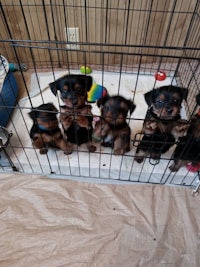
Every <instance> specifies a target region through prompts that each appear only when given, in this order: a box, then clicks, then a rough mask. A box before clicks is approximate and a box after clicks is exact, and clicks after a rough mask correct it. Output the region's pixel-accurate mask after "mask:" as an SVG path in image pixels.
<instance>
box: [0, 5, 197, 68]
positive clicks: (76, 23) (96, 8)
mask: <svg viewBox="0 0 200 267" xmlns="http://www.w3.org/2000/svg"><path fill="white" fill-rule="evenodd" d="M42 2H43V1H41V0H37V1H35V0H21V1H20V0H15V1H11V0H2V1H1V3H2V9H1V11H2V12H1V13H0V14H1V15H0V25H1V31H0V37H1V40H4V41H5V40H10V39H12V40H13V41H14V40H31V41H40V42H41V41H50V43H48V42H45V43H36V42H31V43H28V42H26V41H24V42H22V43H21V42H19V41H15V43H16V45H17V46H16V47H15V50H14V49H13V48H12V47H11V44H12V42H11V41H10V42H7V43H6V42H4V41H3V42H1V43H0V52H1V54H3V55H5V56H7V57H8V59H9V61H16V59H17V58H16V55H17V57H18V59H19V60H20V61H21V62H27V63H36V64H40V65H51V62H54V63H55V64H56V62H58V63H60V65H61V66H62V65H66V62H70V63H73V62H74V63H77V64H79V63H82V62H84V61H86V62H87V63H90V64H97V65H98V64H100V65H101V64H103V63H104V64H108V65H117V64H120V63H121V62H123V64H126V65H131V64H134V63H138V62H139V60H140V57H139V56H137V55H135V54H142V55H143V57H142V61H143V62H154V61H156V60H157V59H156V57H149V56H145V55H146V54H147V55H149V54H152V55H154V54H158V55H161V54H162V55H171V56H174V55H177V56H180V55H181V52H180V51H177V50H175V49H172V50H169V49H165V50H162V49H158V48H151V49H150V48H148V47H147V48H144V47H143V48H140V47H138V46H161V47H163V46H170V47H182V46H183V45H184V44H185V41H186V39H187V33H188V30H189V26H190V22H191V19H192V16H193V13H194V9H195V5H196V2H197V0H191V1H188V0H183V1H177V3H176V5H175V6H174V3H175V1H171V0H154V1H152V0H142V1H141V0H135V1H130V4H129V1H128V0H108V1H103V0H86V1H85V0H66V1H64V2H65V6H63V1H62V0H52V1H50V0H44V3H45V6H43V5H42ZM85 2H86V6H85ZM21 4H22V5H21ZM45 14H46V16H45ZM5 18H6V19H5ZM65 27H78V28H79V33H80V42H83V43H84V44H82V45H81V50H80V51H77V52H71V51H67V50H66V43H65V40H66V37H65V34H64V28H65ZM191 30H193V29H191ZM193 31H194V30H193ZM190 37H191V38H192V35H191V36H190ZM191 38H190V43H188V45H189V46H194V47H195V45H196V44H195V42H192V41H191ZM55 40H56V41H58V42H59V44H56V43H55V42H54V41H55ZM97 44H98V45H97ZM115 44H117V45H118V46H115ZM19 45H25V46H26V48H25V47H20V46H19ZM30 45H32V46H33V48H29V46H30ZM186 45H187V43H186ZM40 46H42V47H43V48H40ZM133 46H136V47H133ZM56 49H58V50H56ZM61 49H62V50H61ZM84 51H85V52H84ZM100 51H104V52H105V54H104V56H103V55H102V54H101V53H99V52H100ZM106 52H107V53H106ZM120 52H123V53H124V55H123V58H122V54H121V53H120Z"/></svg>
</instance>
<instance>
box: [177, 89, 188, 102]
mask: <svg viewBox="0 0 200 267" xmlns="http://www.w3.org/2000/svg"><path fill="white" fill-rule="evenodd" d="M177 89H179V90H180V92H181V96H182V98H183V99H184V100H187V96H188V89H187V88H183V87H178V86H177Z"/></svg>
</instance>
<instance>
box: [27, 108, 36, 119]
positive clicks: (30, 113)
mask: <svg viewBox="0 0 200 267" xmlns="http://www.w3.org/2000/svg"><path fill="white" fill-rule="evenodd" d="M28 115H29V117H30V118H31V119H32V120H33V121H35V120H36V118H37V117H36V116H37V110H36V109H35V108H33V109H32V110H31V111H30V112H29V113H28Z"/></svg>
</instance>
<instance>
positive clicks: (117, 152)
mask: <svg viewBox="0 0 200 267" xmlns="http://www.w3.org/2000/svg"><path fill="white" fill-rule="evenodd" d="M124 153H125V151H124V149H120V148H118V149H114V155H116V156H120V155H123V154H124Z"/></svg>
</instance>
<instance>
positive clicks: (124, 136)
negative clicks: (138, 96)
mask: <svg viewBox="0 0 200 267" xmlns="http://www.w3.org/2000/svg"><path fill="white" fill-rule="evenodd" d="M97 105H98V107H100V109H101V120H100V121H99V122H97V124H96V126H95V129H94V134H93V137H94V138H95V139H96V140H97V139H99V138H100V139H101V141H102V145H103V146H108V147H112V148H113V149H114V154H115V155H123V154H124V153H125V152H128V151H130V136H131V129H130V127H129V125H128V123H127V122H126V118H127V115H128V112H130V115H131V114H132V112H133V111H134V109H135V105H134V104H133V102H132V101H130V100H127V99H125V98H124V97H122V96H118V95H117V96H108V95H107V96H105V97H103V98H100V99H99V100H98V101H97Z"/></svg>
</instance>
